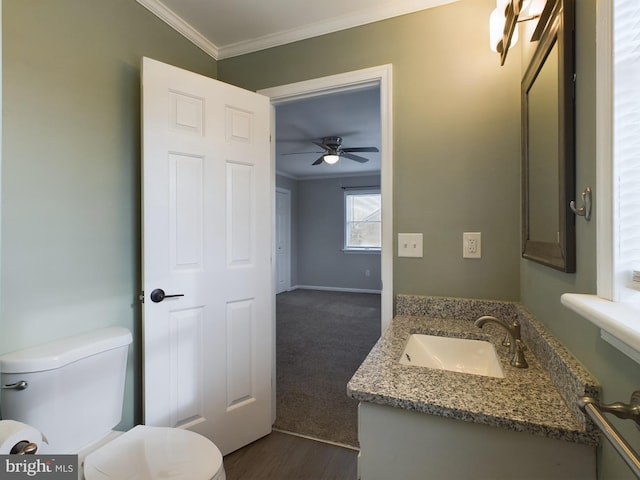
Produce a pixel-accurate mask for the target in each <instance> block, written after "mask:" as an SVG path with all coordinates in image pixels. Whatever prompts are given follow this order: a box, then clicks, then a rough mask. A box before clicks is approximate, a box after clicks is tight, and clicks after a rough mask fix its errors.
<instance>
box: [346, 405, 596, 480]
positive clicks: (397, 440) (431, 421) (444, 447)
mask: <svg viewBox="0 0 640 480" xmlns="http://www.w3.org/2000/svg"><path fill="white" fill-rule="evenodd" d="M358 415H359V424H358V428H359V440H360V456H359V457H358V475H359V478H360V479H362V480H388V479H390V478H402V479H403V480H425V479H430V478H432V479H447V480H469V479H477V480H485V479H491V480H500V479H504V480H513V479H518V480H540V479H545V480H569V479H580V480H595V478H596V465H595V459H596V456H595V447H594V446H590V445H585V444H580V443H573V442H567V441H564V440H555V439H551V438H545V437H541V436H537V435H531V434H528V433H522V432H514V431H511V430H507V429H503V428H496V427H490V426H487V425H481V424H477V423H473V422H464V421H460V420H454V419H451V418H444V417H439V416H436V415H425V414H423V413H417V412H410V411H408V410H403V409H400V408H394V407H389V406H383V405H376V404H373V403H367V402H361V403H360V405H359V407H358Z"/></svg>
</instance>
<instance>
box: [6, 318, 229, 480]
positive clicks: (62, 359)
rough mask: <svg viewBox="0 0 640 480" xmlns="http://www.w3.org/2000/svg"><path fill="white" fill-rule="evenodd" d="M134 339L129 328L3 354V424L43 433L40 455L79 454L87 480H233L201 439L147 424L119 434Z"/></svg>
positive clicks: (213, 448) (219, 456) (217, 453)
mask: <svg viewBox="0 0 640 480" xmlns="http://www.w3.org/2000/svg"><path fill="white" fill-rule="evenodd" d="M131 341H132V337H131V333H130V332H129V330H127V329H126V328H122V327H111V328H106V329H102V330H98V331H94V332H90V333H87V334H82V335H76V336H73V337H68V338H64V339H61V340H55V341H53V342H48V343H45V344H42V345H38V346H35V347H30V348H27V349H24V350H20V351H16V352H11V353H8V354H5V355H3V356H0V372H1V373H0V379H1V384H2V386H3V391H2V397H0V411H2V416H3V418H4V419H12V420H17V421H20V422H23V423H26V424H28V425H31V426H33V427H35V428H37V429H38V430H40V431H41V432H43V434H44V435H45V436H46V437H47V439H48V444H42V445H41V448H40V450H39V451H38V453H55V454H64V453H72V454H78V459H79V463H80V475H79V478H80V479H86V480H106V479H112V480H116V479H117V480H122V479H124V478H136V479H145V480H155V479H166V478H176V479H181V480H225V478H226V475H225V471H224V466H223V462H222V454H221V453H220V450H218V448H217V447H216V445H215V444H214V443H213V442H211V441H210V440H209V439H207V438H206V437H204V436H202V435H200V434H197V433H195V432H191V431H189V430H184V429H179V428H169V427H152V426H146V425H138V426H136V427H134V428H132V429H131V430H129V431H127V432H124V433H123V432H116V431H113V428H114V427H115V426H116V425H117V424H118V423H120V420H121V418H122V403H123V398H124V381H125V376H126V364H127V353H128V348H129V344H130V343H131ZM21 382H25V383H21ZM13 385H23V386H24V385H26V387H25V388H10V387H11V386H13ZM61 386H63V387H62V388H61Z"/></svg>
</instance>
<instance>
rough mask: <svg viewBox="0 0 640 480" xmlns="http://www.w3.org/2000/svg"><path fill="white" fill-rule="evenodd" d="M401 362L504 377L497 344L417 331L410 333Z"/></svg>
mask: <svg viewBox="0 0 640 480" xmlns="http://www.w3.org/2000/svg"><path fill="white" fill-rule="evenodd" d="M400 363H401V364H402V365H413V366H417V367H429V368H437V369H440V370H450V371H452V372H461V373H470V374H472V375H484V376H486V377H497V378H504V374H503V373H502V367H501V366H500V361H499V360H498V355H497V354H496V349H495V347H494V346H493V344H492V343H490V342H485V341H483V340H470V339H467V338H451V337H438V336H435V335H422V334H418V333H414V334H413V335H410V336H409V340H408V341H407V345H406V347H405V348H404V351H403V352H402V356H401V357H400Z"/></svg>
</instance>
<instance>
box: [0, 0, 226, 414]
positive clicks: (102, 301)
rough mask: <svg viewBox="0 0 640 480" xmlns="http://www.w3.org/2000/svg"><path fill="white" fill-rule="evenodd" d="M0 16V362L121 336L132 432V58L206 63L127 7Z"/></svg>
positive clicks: (29, 4) (15, 2) (135, 68)
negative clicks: (78, 340) (13, 354)
mask: <svg viewBox="0 0 640 480" xmlns="http://www.w3.org/2000/svg"><path fill="white" fill-rule="evenodd" d="M2 8H3V11H2V20H3V24H2V35H3V39H2V45H3V58H2V60H3V69H2V72H3V92H2V95H3V108H4V111H3V132H2V133H3V139H2V143H3V150H2V194H3V195H2V292H1V294H2V295H1V313H0V353H2V352H7V351H11V350H15V349H18V348H22V347H25V346H28V345H34V344H37V343H40V342H42V341H46V340H49V339H53V338H59V337H63V336H67V335H71V334H74V333H78V332H83V331H87V330H91V329H95V328H99V327H103V326H110V325H123V326H126V327H128V328H130V329H132V330H133V331H134V332H135V334H136V335H135V337H134V338H135V340H134V347H133V349H131V350H130V352H131V355H130V362H129V374H128V382H127V392H126V399H125V416H124V421H123V425H124V426H125V427H126V426H131V425H132V424H133V422H134V421H135V420H139V419H140V418H139V407H140V397H139V389H140V385H141V377H140V373H139V372H140V361H139V356H140V345H139V343H140V308H139V304H138V301H137V298H136V297H137V293H138V289H139V285H140V273H139V271H140V226H139V225H140V214H139V211H140V133H139V132H140V129H139V125H140V107H139V104H140V95H139V90H140V62H141V58H142V56H144V55H146V56H150V57H153V58H156V59H158V60H161V61H165V62H168V63H172V64H174V65H178V66H182V67H185V68H188V69H190V70H194V71H197V72H199V73H202V74H205V75H208V76H212V77H215V76H216V74H217V65H216V62H215V61H214V60H213V59H211V58H210V57H209V56H207V55H206V54H205V53H204V52H202V51H201V50H200V49H198V48H197V47H195V46H194V45H193V44H192V43H190V42H189V41H187V40H186V39H184V38H183V37H182V36H180V35H179V34H178V33H177V32H175V31H174V30H173V29H171V28H170V27H168V26H167V25H166V24H164V23H163V22H161V21H160V20H158V19H157V18H156V17H155V16H153V15H152V14H150V13H149V12H148V11H147V10H146V9H144V8H143V7H141V6H140V5H139V4H137V3H136V2H135V1H133V0H108V1H104V0H55V1H42V0H3V2H2ZM134 405H135V407H134ZM134 410H135V412H134Z"/></svg>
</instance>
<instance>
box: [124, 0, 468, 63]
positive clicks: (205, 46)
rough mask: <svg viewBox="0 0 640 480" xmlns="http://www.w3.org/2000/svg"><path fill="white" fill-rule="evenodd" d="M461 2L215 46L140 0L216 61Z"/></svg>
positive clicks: (412, 4)
mask: <svg viewBox="0 0 640 480" xmlns="http://www.w3.org/2000/svg"><path fill="white" fill-rule="evenodd" d="M457 1H459V0H409V1H403V2H387V3H385V4H384V5H381V6H377V7H372V8H368V9H365V10H361V11H358V12H355V13H352V14H350V15H336V16H335V17H333V18H329V19H327V20H325V21H321V22H314V23H309V24H306V25H300V26H297V27H293V28H291V29H288V30H284V31H280V32H273V33H269V34H267V35H262V36H260V37H257V38H251V39H247V40H242V41H239V42H235V43H230V44H227V45H216V44H214V43H213V41H212V40H210V39H208V38H207V37H205V36H204V35H202V34H201V33H200V32H199V31H198V30H196V29H195V28H194V27H193V26H191V24H189V22H188V21H186V20H185V19H183V18H182V17H180V16H179V15H178V14H176V13H175V12H174V11H173V10H171V9H170V8H169V7H167V6H166V5H164V4H163V3H162V2H161V1H160V0H137V2H138V3H139V4H140V5H142V6H144V7H145V8H146V9H147V10H149V11H150V12H151V13H153V14H154V15H156V16H157V17H158V18H160V19H161V20H162V21H163V22H165V23H166V24H167V25H169V26H170V27H172V28H174V29H175V30H176V31H177V32H179V33H180V34H181V35H183V36H184V37H185V38H187V39H188V40H190V41H191V42H193V43H194V44H195V45H197V46H198V47H200V48H201V49H202V50H204V51H205V52H206V53H207V54H209V55H210V56H211V57H213V59H214V60H223V59H225V58H230V57H235V56H238V55H244V54H246V53H252V52H257V51H259V50H264V49H267V48H272V47H277V46H279V45H285V44H287V43H292V42H297V41H299V40H305V39H307V38H312V37H317V36H320V35H325V34H328V33H333V32H338V31H341V30H347V29H349V28H353V27H358V26H361V25H366V24H369V23H374V22H378V21H381V20H385V19H388V18H393V17H398V16H400V15H406V14H409V13H414V12H418V11H420V10H426V9H428V8H433V7H438V6H441V5H446V4H448V3H454V2H457Z"/></svg>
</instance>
